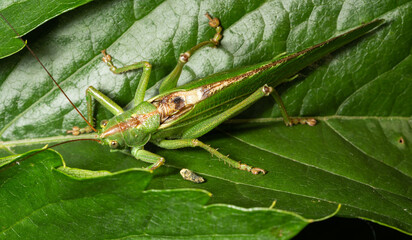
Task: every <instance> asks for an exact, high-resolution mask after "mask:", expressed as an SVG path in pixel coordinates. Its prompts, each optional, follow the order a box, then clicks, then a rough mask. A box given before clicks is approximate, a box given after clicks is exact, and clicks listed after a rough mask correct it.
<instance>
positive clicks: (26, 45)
mask: <svg viewBox="0 0 412 240" xmlns="http://www.w3.org/2000/svg"><path fill="white" fill-rule="evenodd" d="M0 16H1V18H3V20H4V21H5V22H6V23H7V25H9V27H10V28H11V29H12V30H13V31H14V33H15V34H16V35H17V37H19V38H20V40H21V41H22V42H23V44H24V46H25V47H26V48H27V49H28V50H29V52H30V53H31V55H33V57H34V58H36V60H37V61H38V62H39V63H40V65H41V66H42V67H43V69H44V70H45V71H46V72H47V74H48V75H49V76H50V78H51V79H52V80H53V82H54V84H55V85H56V86H57V87H58V88H59V89H60V91H61V92H62V93H63V95H64V96H65V97H66V98H67V100H69V102H70V104H71V105H72V106H73V107H74V109H76V111H77V112H78V113H79V114H80V116H81V117H82V118H83V120H84V121H85V122H86V123H87V125H89V127H90V128H91V129H92V130H93V131H94V132H97V130H96V129H95V128H94V127H93V126H92V124H90V122H89V121H87V120H86V118H85V117H84V116H83V114H82V113H81V112H80V111H79V109H77V107H76V106H75V105H74V104H73V102H72V101H71V100H70V98H69V97H68V96H67V95H66V93H65V92H64V91H63V89H62V88H61V87H60V85H59V84H58V83H57V82H56V80H54V78H53V76H52V75H51V74H50V72H49V71H48V70H47V68H46V67H45V66H44V65H43V63H42V62H41V61H40V59H39V58H38V57H37V55H36V54H35V53H34V52H33V50H31V48H30V47H29V45H28V44H27V42H26V41H24V40H23V38H22V37H21V36H20V34H19V33H18V32H17V31H16V29H14V27H13V26H12V25H11V24H10V23H9V21H7V19H6V18H5V17H4V16H3V14H2V13H0Z"/></svg>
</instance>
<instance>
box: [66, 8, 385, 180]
mask: <svg viewBox="0 0 412 240" xmlns="http://www.w3.org/2000/svg"><path fill="white" fill-rule="evenodd" d="M206 16H207V17H208V18H209V25H210V26H211V27H212V28H214V29H215V30H216V34H215V35H214V37H213V38H212V39H210V40H209V41H205V42H201V43H199V44H197V45H196V46H194V47H192V48H191V49H190V50H188V51H187V52H185V53H182V54H181V55H180V57H179V59H178V63H177V65H176V67H175V68H174V70H173V71H172V72H171V73H170V74H169V75H168V76H167V77H166V78H165V79H164V80H163V82H162V84H161V85H160V88H159V95H157V96H155V97H153V98H151V99H149V100H147V101H144V97H145V92H146V88H147V85H148V82H149V78H150V73H151V67H152V66H151V64H150V63H149V62H146V61H142V62H138V63H135V64H132V65H128V66H124V67H120V68H118V67H116V66H115V65H114V64H113V62H112V58H111V56H110V55H108V54H107V53H106V52H105V51H104V50H103V51H102V53H103V61H104V62H105V63H106V64H107V65H108V66H109V68H110V71H112V72H113V73H115V74H120V73H124V72H126V71H130V70H135V69H139V68H142V69H143V73H142V76H141V79H140V82H139V85H138V87H137V90H136V93H135V96H134V99H133V107H132V108H131V109H129V110H127V111H124V110H123V109H122V108H121V107H120V106H119V105H118V104H116V103H115V102H114V101H112V100H111V99H109V98H108V97H107V96H105V95H104V94H103V93H101V92H100V91H98V90H97V89H95V88H94V87H92V86H90V87H89V88H88V89H87V90H86V100H87V113H88V115H87V121H86V122H87V123H88V124H89V126H88V127H85V128H81V129H80V128H78V127H74V128H73V130H70V131H68V132H69V133H72V134H74V135H78V134H81V133H88V132H91V131H97V130H96V129H94V127H93V126H94V120H93V115H94V112H93V99H95V100H97V101H98V102H99V103H100V104H102V105H103V106H104V107H105V108H106V109H108V110H109V111H110V112H111V113H113V114H114V115H115V116H114V117H113V118H112V119H110V120H103V121H102V122H101V124H100V126H101V129H100V130H98V131H97V133H98V136H97V137H96V138H97V139H98V141H99V142H100V143H101V144H103V145H108V146H109V147H110V148H111V151H119V150H123V149H127V148H130V149H131V154H132V155H133V156H134V157H135V158H136V159H139V160H142V161H144V162H147V163H150V166H148V167H147V168H148V169H150V170H154V169H156V168H158V167H159V166H161V165H163V164H164V162H165V159H164V158H163V157H162V156H159V155H157V154H155V153H152V152H149V151H147V150H145V149H144V146H145V145H146V144H147V143H148V142H151V143H153V144H155V145H157V146H159V147H161V148H165V149H179V148H186V147H200V148H203V149H204V150H206V151H208V152H209V153H211V154H212V155H214V156H216V157H218V158H219V159H221V160H223V161H224V162H225V163H226V164H228V165H229V166H231V167H234V168H237V169H240V170H246V171H248V172H251V173H253V174H259V173H263V174H265V173H266V171H265V170H264V169H261V168H258V167H252V166H249V165H247V164H244V163H240V162H237V161H235V160H233V159H231V158H229V157H228V156H225V155H223V154H221V153H220V152H218V151H217V150H216V149H214V148H212V147H210V146H209V145H206V144H204V143H203V142H201V141H199V140H198V139H197V138H199V137H200V136H202V135H204V134H206V133H208V132H209V131H211V130H212V129H214V128H215V127H217V126H218V125H220V124H221V123H223V122H224V121H226V120H228V119H230V118H232V117H233V116H235V115H236V114H238V113H240V112H242V111H243V110H245V109H246V108H248V107H249V106H250V105H252V104H253V103H255V102H256V101H258V100H259V99H261V98H263V97H265V96H269V95H271V96H273V98H274V99H275V100H276V102H277V103H278V105H279V107H280V109H281V113H282V116H283V119H284V121H285V123H286V125H288V126H292V125H295V124H299V123H300V124H308V125H310V126H313V125H315V124H316V120H315V119H313V118H291V117H289V116H288V114H287V112H286V110H285V107H284V104H283V102H282V100H281V98H280V96H279V95H278V93H277V92H276V91H275V90H274V88H275V87H276V86H278V85H280V84H282V83H284V82H288V81H291V80H293V79H295V78H296V76H297V75H296V74H297V72H298V71H300V70H302V69H303V68H305V67H307V66H308V65H310V64H312V63H313V62H315V61H317V60H319V59H321V58H322V57H324V56H325V55H327V54H329V53H331V52H333V51H335V50H336V49H339V48H341V47H342V46H344V45H345V44H347V43H349V42H351V41H353V40H355V39H357V38H359V37H361V36H363V35H364V34H366V33H368V32H370V31H372V30H373V29H376V28H377V27H378V26H380V25H381V24H382V23H383V22H384V21H383V20H380V19H377V20H374V21H371V22H369V23H366V24H363V25H361V26H359V27H357V28H355V29H353V30H350V31H348V32H346V33H343V34H341V35H339V36H337V37H334V38H332V39H329V40H327V41H324V42H321V43H319V44H316V45H314V46H312V47H309V48H307V49H305V50H302V51H300V52H297V53H293V54H288V55H286V54H282V55H279V56H277V57H275V58H274V59H272V60H270V61H266V62H262V63H258V64H255V65H252V66H248V67H243V68H239V69H235V70H232V71H227V72H222V73H218V74H214V75H211V76H208V77H205V78H202V79H199V80H196V81H193V82H190V83H188V84H186V85H183V86H179V87H176V85H177V81H178V79H179V77H180V74H181V72H182V68H183V66H184V65H185V64H186V63H187V62H188V60H189V58H190V57H191V56H192V55H193V54H194V53H195V52H196V51H197V50H199V49H201V48H203V47H206V46H211V47H216V46H218V45H219V43H220V40H221V39H222V37H223V35H222V32H223V29H222V27H221V25H220V21H219V20H218V19H217V18H212V17H211V16H210V15H208V14H206ZM292 65H293V67H290V66H292Z"/></svg>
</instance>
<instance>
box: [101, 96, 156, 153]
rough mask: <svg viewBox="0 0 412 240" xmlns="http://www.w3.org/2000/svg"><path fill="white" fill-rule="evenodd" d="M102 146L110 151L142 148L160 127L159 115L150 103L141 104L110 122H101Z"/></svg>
mask: <svg viewBox="0 0 412 240" xmlns="http://www.w3.org/2000/svg"><path fill="white" fill-rule="evenodd" d="M100 125H101V130H100V131H99V135H100V139H101V142H102V144H104V145H108V146H110V148H111V149H112V150H116V149H123V148H126V147H141V146H144V145H145V144H146V143H147V142H148V141H149V139H150V136H151V134H152V133H153V132H154V131H156V130H157V128H158V127H159V125H160V114H159V112H158V111H157V109H156V108H155V107H154V106H153V105H152V104H150V103H147V102H143V103H141V104H139V105H137V106H136V107H134V108H133V109H131V110H129V111H126V112H124V113H122V114H120V115H117V116H115V117H113V118H112V119H110V120H103V121H102V122H101V124H100Z"/></svg>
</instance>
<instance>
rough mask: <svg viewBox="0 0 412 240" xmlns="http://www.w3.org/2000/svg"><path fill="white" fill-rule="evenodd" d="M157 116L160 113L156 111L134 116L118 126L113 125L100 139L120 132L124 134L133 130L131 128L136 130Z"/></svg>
mask: <svg viewBox="0 0 412 240" xmlns="http://www.w3.org/2000/svg"><path fill="white" fill-rule="evenodd" d="M156 114H159V112H158V111H157V110H155V111H153V112H149V113H146V114H134V115H132V116H131V117H130V118H129V119H127V120H126V121H124V122H120V123H118V124H116V125H113V126H112V127H110V128H108V129H107V130H106V131H104V132H103V133H102V134H101V135H100V137H101V138H105V137H108V136H111V135H113V134H116V133H119V132H124V131H126V130H128V129H131V128H136V127H138V126H139V125H140V124H142V123H143V122H145V121H146V120H147V119H148V118H150V117H152V116H154V115H156Z"/></svg>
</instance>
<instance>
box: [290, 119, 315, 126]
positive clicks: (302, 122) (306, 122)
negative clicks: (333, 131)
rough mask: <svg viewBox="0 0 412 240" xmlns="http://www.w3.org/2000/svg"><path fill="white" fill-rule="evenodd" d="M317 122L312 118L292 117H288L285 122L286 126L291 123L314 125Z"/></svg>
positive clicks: (291, 124)
mask: <svg viewBox="0 0 412 240" xmlns="http://www.w3.org/2000/svg"><path fill="white" fill-rule="evenodd" d="M317 123H318V122H317V121H316V119H314V118H294V117H289V118H288V121H287V122H286V126H288V127H291V126H293V125H297V124H302V125H308V126H311V127H313V126H315V125H316V124H317Z"/></svg>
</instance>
